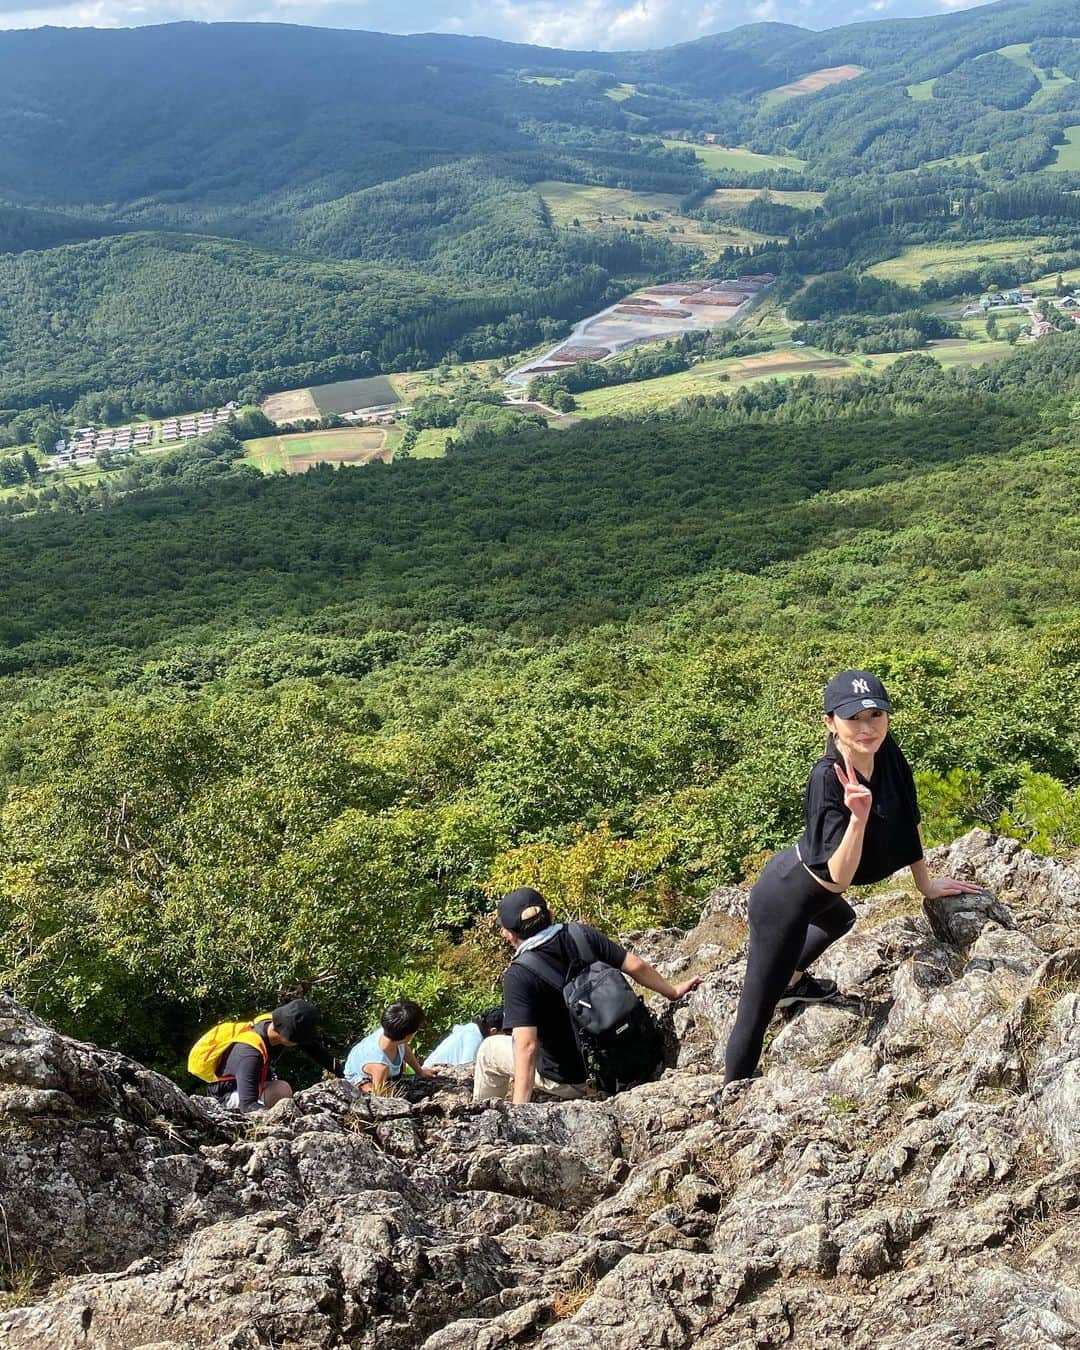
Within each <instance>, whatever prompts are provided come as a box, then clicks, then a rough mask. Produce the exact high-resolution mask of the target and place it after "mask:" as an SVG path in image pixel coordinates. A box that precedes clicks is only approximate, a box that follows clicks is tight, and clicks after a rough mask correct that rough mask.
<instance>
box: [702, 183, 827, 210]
mask: <svg viewBox="0 0 1080 1350" xmlns="http://www.w3.org/2000/svg"><path fill="white" fill-rule="evenodd" d="M766 192H767V195H768V197H769V198H770V200H772V201H774V202H781V203H782V204H783V205H784V206H794V207H796V208H797V209H798V210H799V211H813V209H814V208H815V207H817V206H820V205H821V203H822V202H823V201H824V200H825V194H824V192H810V191H794V190H790V189H781V188H769V189H767V190H766V189H765V188H748V187H729V188H717V189H716V191H715V192H713V193H711V194H710V195H709V196H708V197H706V198H705V202H704V204H705V205H706V206H745V205H746V204H747V203H748V202H752V201H754V200H755V199H756V198H758V197H763V196H765V195H766Z"/></svg>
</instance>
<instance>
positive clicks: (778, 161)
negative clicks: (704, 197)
mask: <svg viewBox="0 0 1080 1350" xmlns="http://www.w3.org/2000/svg"><path fill="white" fill-rule="evenodd" d="M664 144H665V145H666V146H667V147H668V149H669V150H693V152H694V154H695V155H697V157H698V160H699V161H700V162H701V164H702V165H703V166H704V167H705V168H706V169H709V170H712V169H725V170H727V169H735V170H737V171H745V172H746V173H763V172H765V171H766V170H768V169H804V168H805V167H806V160H805V159H797V158H796V157H795V156H794V155H759V154H758V153H757V152H756V151H755V150H747V149H746V147H745V146H731V145H697V144H694V143H692V142H690V141H665V142H664Z"/></svg>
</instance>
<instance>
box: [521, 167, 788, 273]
mask: <svg viewBox="0 0 1080 1350" xmlns="http://www.w3.org/2000/svg"><path fill="white" fill-rule="evenodd" d="M533 186H534V190H535V191H536V192H538V193H539V194H540V196H541V198H542V199H543V201H544V203H545V204H546V206H547V208H548V210H549V211H550V212H551V219H552V223H553V224H555V225H557V226H559V227H560V228H561V229H582V230H589V231H595V230H613V229H619V230H623V229H630V230H634V229H641V230H644V231H645V232H646V233H647V234H662V235H664V236H665V237H667V238H670V239H672V240H673V241H674V242H678V243H685V244H690V245H692V246H693V247H694V248H700V249H701V250H702V252H703V253H705V254H706V255H713V256H715V255H716V254H718V253H720V252H721V251H722V250H723V249H725V248H727V247H728V245H729V244H752V243H763V242H764V240H765V238H766V236H765V235H763V234H757V233H756V232H755V231H753V230H742V229H738V228H737V227H736V226H722V225H721V226H716V227H714V228H713V229H712V230H706V229H704V228H703V226H702V222H701V221H699V220H695V219H693V218H692V217H690V216H684V215H682V214H681V213H680V211H679V202H680V200H681V198H680V197H678V196H676V195H675V194H674V193H668V192H631V191H630V190H629V189H626V188H607V187H590V186H587V185H585V184H582V183H562V182H555V181H552V182H545V183H536V184H534V185H533ZM643 213H647V214H648V215H650V216H655V217H656V218H655V219H652V220H635V219H634V216H635V215H638V216H640V215H641V214H643ZM673 228H674V229H675V230H676V231H677V233H675V234H672V233H671V230H672V229H673Z"/></svg>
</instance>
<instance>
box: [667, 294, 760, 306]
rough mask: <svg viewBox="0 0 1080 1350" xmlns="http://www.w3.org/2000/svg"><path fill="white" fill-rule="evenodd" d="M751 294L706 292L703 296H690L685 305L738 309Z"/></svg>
mask: <svg viewBox="0 0 1080 1350" xmlns="http://www.w3.org/2000/svg"><path fill="white" fill-rule="evenodd" d="M750 294H751V292H750V291H745V292H743V291H705V292H704V294H702V295H688V296H687V297H686V299H685V300H684V301H683V303H684V304H687V305H709V306H712V307H715V308H717V309H738V308H739V306H740V305H741V304H742V303H743V301H744V300H746V299H747V298H748V297H749V296H750Z"/></svg>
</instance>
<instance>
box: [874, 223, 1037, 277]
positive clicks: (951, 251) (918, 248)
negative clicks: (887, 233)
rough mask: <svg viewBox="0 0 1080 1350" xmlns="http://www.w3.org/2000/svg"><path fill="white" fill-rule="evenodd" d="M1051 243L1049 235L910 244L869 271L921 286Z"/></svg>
mask: <svg viewBox="0 0 1080 1350" xmlns="http://www.w3.org/2000/svg"><path fill="white" fill-rule="evenodd" d="M1049 243H1050V241H1049V238H1048V237H1047V236H1046V235H1030V236H1028V237H1027V238H1024V239H975V240H971V241H970V242H967V243H962V244H953V243H948V244H909V245H908V246H907V247H905V248H904V249H902V250H901V252H900V253H899V254H898V255H897V257H895V258H886V260H885V261H884V262H879V263H874V265H873V267H870V268H868V269H867V270H868V271H869V272H870V274H871V275H872V276H875V277H881V278H883V279H884V280H886V281H895V282H898V283H899V284H900V285H902V286H918V285H919V284H920V283H921V282H923V281H927V280H929V279H930V278H931V277H944V276H949V275H950V274H951V273H953V272H965V271H968V270H970V269H971V268H974V267H983V266H993V264H994V263H1006V262H1016V261H1017V259H1019V258H1026V257H1029V256H1034V257H1037V256H1038V255H1039V254H1040V253H1045V252H1046V251H1047V248H1048V246H1049Z"/></svg>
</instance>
